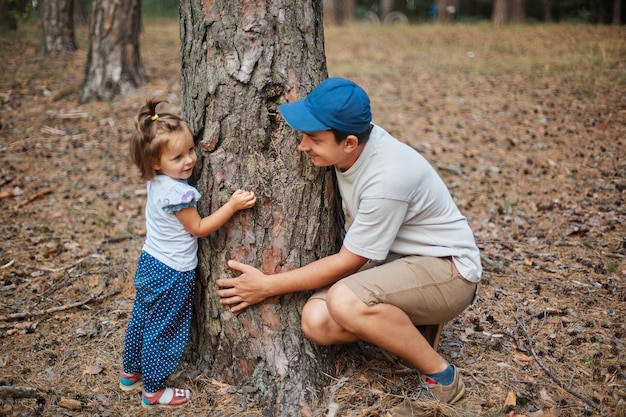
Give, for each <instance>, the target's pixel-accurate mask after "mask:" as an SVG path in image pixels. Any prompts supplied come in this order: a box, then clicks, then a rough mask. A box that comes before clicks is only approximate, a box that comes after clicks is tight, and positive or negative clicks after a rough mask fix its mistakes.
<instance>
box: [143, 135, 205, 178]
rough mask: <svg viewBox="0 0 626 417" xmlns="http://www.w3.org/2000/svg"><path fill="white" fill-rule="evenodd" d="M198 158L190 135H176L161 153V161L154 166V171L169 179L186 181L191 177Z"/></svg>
mask: <svg viewBox="0 0 626 417" xmlns="http://www.w3.org/2000/svg"><path fill="white" fill-rule="evenodd" d="M197 161H198V157H197V156H196V150H195V148H194V144H193V137H192V136H191V135H190V134H185V135H176V136H174V137H172V138H170V140H169V141H168V143H167V145H166V146H165V148H164V149H163V151H162V152H161V159H160V160H159V161H158V162H156V163H155V164H154V170H155V171H156V172H157V173H159V174H165V175H167V176H168V177H171V178H174V179H178V180H186V179H188V178H189V177H191V173H192V171H193V167H194V166H195V165H196V162H197Z"/></svg>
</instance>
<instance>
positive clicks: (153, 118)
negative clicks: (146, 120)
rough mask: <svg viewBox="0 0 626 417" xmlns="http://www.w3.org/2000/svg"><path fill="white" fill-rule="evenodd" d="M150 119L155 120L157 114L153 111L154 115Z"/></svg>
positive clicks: (157, 116)
mask: <svg viewBox="0 0 626 417" xmlns="http://www.w3.org/2000/svg"><path fill="white" fill-rule="evenodd" d="M150 118H151V119H152V121H155V120H156V119H158V118H159V115H158V114H156V113H154V116H152V117H150Z"/></svg>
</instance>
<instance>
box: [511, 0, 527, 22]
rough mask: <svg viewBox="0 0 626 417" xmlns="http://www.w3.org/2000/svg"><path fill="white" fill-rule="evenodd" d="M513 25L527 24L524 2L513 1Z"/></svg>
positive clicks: (522, 0)
mask: <svg viewBox="0 0 626 417" xmlns="http://www.w3.org/2000/svg"><path fill="white" fill-rule="evenodd" d="M511 6H512V7H511V16H510V17H511V19H510V22H511V23H517V24H522V23H524V22H526V8H525V7H524V0H513V2H512V4H511Z"/></svg>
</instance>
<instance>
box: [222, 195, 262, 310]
mask: <svg viewBox="0 0 626 417" xmlns="http://www.w3.org/2000/svg"><path fill="white" fill-rule="evenodd" d="M255 199H256V198H255ZM228 266H229V267H231V268H232V269H234V270H235V271H239V272H241V275H239V276H238V277H237V278H229V279H218V280H216V281H215V283H216V284H217V286H218V287H220V288H221V289H219V290H218V291H217V295H218V296H219V297H220V303H221V304H222V305H227V306H230V311H232V312H233V313H238V312H240V311H242V310H244V309H245V308H246V307H249V306H251V305H253V304H257V303H260V302H261V301H263V300H265V299H266V298H267V297H268V296H269V294H268V295H266V294H265V292H264V289H263V284H264V283H265V281H266V278H267V276H266V275H265V274H264V273H262V272H261V271H259V270H258V269H256V268H254V267H252V266H250V265H246V264H242V263H241V262H237V261H233V260H230V261H228Z"/></svg>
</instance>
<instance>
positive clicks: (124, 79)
mask: <svg viewBox="0 0 626 417" xmlns="http://www.w3.org/2000/svg"><path fill="white" fill-rule="evenodd" d="M91 7H92V9H91V17H90V24H89V26H90V31H89V53H88V54H87V66H86V69H85V81H84V83H83V86H82V89H81V93H80V99H79V101H80V102H81V103H84V102H86V101H89V100H90V99H92V98H95V99H98V100H106V99H111V98H113V97H115V96H116V95H118V94H125V93H126V92H127V91H128V90H130V89H132V88H136V87H138V86H140V85H142V84H144V83H145V82H146V80H147V77H146V73H145V70H144V67H143V64H142V62H141V58H140V54H139V34H140V32H141V2H140V0H95V1H94V2H93V4H92V6H91Z"/></svg>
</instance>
